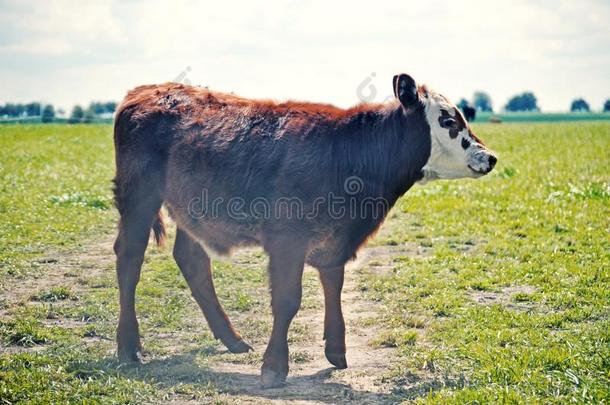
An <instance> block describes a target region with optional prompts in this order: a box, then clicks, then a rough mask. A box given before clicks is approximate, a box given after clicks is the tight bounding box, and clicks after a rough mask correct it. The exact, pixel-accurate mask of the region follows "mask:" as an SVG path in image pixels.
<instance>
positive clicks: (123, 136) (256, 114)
mask: <svg viewBox="0 0 610 405" xmlns="http://www.w3.org/2000/svg"><path fill="white" fill-rule="evenodd" d="M393 88H394V94H395V96H396V100H395V101H393V102H390V103H388V104H364V105H359V106H357V107H354V108H350V109H340V108H337V107H334V106H331V105H325V104H312V103H303V102H285V103H276V102H273V101H262V100H249V99H245V98H240V97H237V96H234V95H230V94H225V93H218V92H213V91H209V90H207V89H203V88H196V87H191V86H185V85H181V84H172V83H168V84H161V85H149V86H141V87H138V88H136V89H134V90H132V91H130V92H129V93H128V94H127V97H126V98H125V99H124V100H123V102H122V104H121V105H120V106H119V108H118V111H117V115H116V121H115V126H114V143H115V150H116V177H115V179H114V182H115V188H114V193H115V202H116V206H117V208H118V210H119V213H120V215H121V219H120V224H119V234H118V237H117V239H116V242H115V245H114V249H115V252H116V256H117V276H118V283H119V290H120V317H119V325H118V331H117V342H118V354H119V356H120V358H121V359H126V360H135V361H137V360H139V359H140V351H141V345H140V337H139V332H138V322H137V319H136V313H135V305H134V303H135V290H136V284H137V283H138V280H139V278H140V269H141V266H142V262H143V259H144V251H145V250H146V246H147V244H148V239H149V234H150V230H151V229H152V230H153V232H154V235H155V238H156V240H157V242H158V243H159V242H161V241H162V240H163V238H164V236H165V228H164V225H163V218H162V216H161V213H160V208H161V206H162V204H165V206H166V207H167V209H168V211H169V214H170V215H171V217H172V218H173V219H174V220H175V221H176V224H177V228H178V229H177V235H176V242H175V246H174V257H175V259H176V262H177V263H178V266H179V267H180V270H181V271H182V273H183V275H184V277H185V278H186V280H187V282H188V284H189V287H190V289H191V291H192V294H193V296H194V298H195V300H196V301H197V303H198V304H199V306H200V307H201V309H202V311H203V313H204V315H205V318H206V319H207V321H208V324H209V326H210V328H211V330H212V332H213V334H214V336H215V337H216V338H218V339H220V340H221V341H222V342H223V343H224V345H225V346H226V347H227V348H228V349H229V350H230V351H231V352H234V353H242V352H246V351H248V350H250V349H251V347H250V346H249V345H248V344H247V343H246V342H244V340H243V339H242V338H241V336H240V335H239V334H238V333H237V332H236V331H235V330H234V329H233V326H232V325H231V322H230V321H229V319H228V318H227V315H226V314H225V312H224V311H223V309H222V307H221V306H220V303H219V302H218V299H217V297H216V292H215V290H214V285H213V282H212V272H211V264H210V253H211V252H215V253H217V254H228V253H230V251H231V249H233V248H236V247H240V246H247V245H261V246H262V247H263V248H264V250H265V251H266V252H267V254H268V255H269V280H270V284H271V296H272V300H271V307H272V312H273V316H274V321H273V330H272V333H271V339H270V340H269V344H268V346H267V350H266V351H265V354H264V356H263V366H262V372H261V381H262V386H263V387H267V388H268V387H278V386H281V385H283V384H284V382H285V379H286V375H287V373H288V343H287V340H286V338H287V333H288V327H289V325H290V323H291V321H292V318H293V317H294V316H295V314H296V313H297V311H298V309H299V306H300V304H301V276H302V273H303V266H304V265H305V264H309V265H311V266H313V267H315V268H317V269H318V270H319V272H320V280H321V282H322V287H323V289H324V300H325V306H326V309H325V320H324V338H325V339H326V348H325V354H326V357H327V359H328V360H329V361H330V362H331V363H332V364H333V365H335V366H336V367H338V368H345V367H347V362H346V360H345V324H344V320H343V314H342V312H341V288H342V285H343V276H344V266H345V264H346V262H348V261H349V260H350V259H353V258H354V257H355V255H356V251H357V250H358V248H359V247H360V246H362V245H363V244H364V243H365V241H366V240H367V238H368V237H369V236H370V235H371V234H373V233H374V232H375V231H376V230H377V229H378V228H379V226H380V225H381V223H382V221H383V219H384V218H385V216H386V214H387V212H388V210H389V209H390V208H391V207H392V206H393V205H394V203H395V202H396V200H397V199H398V198H399V197H400V196H401V195H403V194H404V193H405V192H406V191H407V190H408V189H409V188H411V186H413V184H414V183H415V182H422V183H423V182H426V181H429V180H434V179H450V178H463V177H471V178H475V177H480V176H483V175H485V174H486V173H489V172H490V171H491V170H492V169H493V167H494V164H495V163H496V157H495V156H494V154H493V153H492V152H490V151H489V150H488V149H487V148H486V147H485V146H484V145H483V143H482V142H481V141H480V140H479V139H478V138H477V137H476V136H475V135H474V134H473V133H472V131H471V130H470V128H469V127H468V124H467V123H466V121H465V120H464V118H463V117H462V114H461V113H460V112H459V111H458V109H457V108H456V107H455V106H454V105H452V104H451V103H450V102H449V101H447V99H446V98H445V97H443V96H441V95H439V94H437V93H434V92H432V91H429V90H427V89H426V88H425V87H417V86H416V84H415V81H414V80H413V79H412V78H411V77H410V76H408V75H406V74H401V75H397V76H395V77H394V80H393ZM337 205H338V206H339V207H338V208H337Z"/></svg>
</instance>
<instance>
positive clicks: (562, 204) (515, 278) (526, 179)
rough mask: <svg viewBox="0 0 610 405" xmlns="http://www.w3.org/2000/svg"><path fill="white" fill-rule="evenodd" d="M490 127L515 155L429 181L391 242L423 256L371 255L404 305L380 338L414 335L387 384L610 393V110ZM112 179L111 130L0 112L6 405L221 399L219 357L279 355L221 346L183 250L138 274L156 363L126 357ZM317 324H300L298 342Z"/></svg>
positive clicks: (235, 291) (392, 308) (252, 312)
mask: <svg viewBox="0 0 610 405" xmlns="http://www.w3.org/2000/svg"><path fill="white" fill-rule="evenodd" d="M475 131H476V133H477V134H478V135H479V136H480V137H482V138H483V139H484V140H485V141H486V142H487V143H488V144H489V145H490V146H492V147H493V148H494V149H495V150H497V151H498V153H499V157H500V160H499V163H498V167H497V169H496V170H495V171H494V172H493V173H492V174H490V175H489V176H487V177H486V178H483V179H481V180H477V181H471V180H464V181H451V182H449V181H447V182H445V181H443V182H434V183H430V184H428V185H426V186H423V187H420V186H416V187H414V188H413V189H412V190H411V191H410V192H409V193H408V194H407V195H406V196H405V197H404V198H402V199H401V200H400V201H399V203H398V205H397V206H396V207H395V209H394V210H393V211H392V213H391V217H390V218H389V219H388V221H387V222H386V224H385V225H384V227H383V228H382V230H381V232H380V233H379V234H378V235H377V237H376V238H375V239H374V240H373V241H372V244H373V245H386V246H400V245H404V244H407V245H408V246H411V247H414V248H417V249H414V251H419V252H420V254H413V255H401V254H397V255H395V256H393V257H391V258H388V260H390V262H391V270H390V271H389V272H383V273H381V272H378V271H376V268H377V267H378V266H375V264H377V263H371V265H370V266H369V267H368V268H367V269H366V270H365V271H364V273H363V275H362V277H361V280H360V286H361V288H362V291H363V293H364V294H365V295H366V296H367V297H369V298H371V299H373V300H376V301H379V302H381V303H382V304H383V306H384V308H385V311H384V312H383V316H382V317H380V318H376V319H373V320H371V322H375V325H378V326H380V327H381V328H383V329H385V330H387V332H384V333H383V334H382V335H380V336H379V338H378V339H376V340H375V341H372V342H370V344H371V345H375V346H390V347H396V348H397V353H398V361H397V362H396V363H395V364H396V365H395V366H394V367H393V368H391V369H389V370H388V373H387V375H386V376H385V379H386V381H389V382H391V383H392V384H393V385H394V393H395V394H396V396H397V397H398V398H402V399H404V400H415V401H419V402H426V403H488V402H502V401H504V402H516V403H531V402H533V403H536V402H545V403H549V402H550V403H553V402H555V403H567V402H576V403H590V402H604V401H605V402H608V401H609V400H610V393H609V388H608V387H610V360H609V359H610V332H609V331H610V319H609V316H610V238H609V237H608V234H609V231H610V222H609V218H610V176H609V169H610V155H608V150H610V124H608V123H602V122H597V123H594V122H591V123H578V124H577V123H569V124H568V123H560V124H528V125H526V124H510V125H492V124H479V125H476V126H475ZM112 176H113V148H112V136H111V127H110V126H108V125H105V126H104V125H100V126H97V125H75V126H68V125H31V126H26V125H6V126H0V179H2V182H1V183H0V189H1V192H0V290H1V291H3V293H2V300H0V311H1V313H0V342H1V344H2V347H3V349H2V350H0V353H1V354H0V402H8V403H15V402H20V401H21V402H31V403H49V402H53V403H58V402H73V403H82V402H84V403H91V402H93V403H141V402H147V401H148V402H150V401H153V402H163V401H164V400H167V399H174V400H184V401H188V400H193V401H199V402H212V401H222V400H223V398H224V399H226V398H225V397H223V395H224V394H223V392H222V389H221V388H220V387H221V385H219V384H217V380H218V378H219V377H218V375H217V374H215V373H213V372H212V371H211V370H210V369H209V368H208V365H209V364H210V362H212V361H214V359H217V358H222V359H223V361H232V362H238V363H240V362H241V363H260V353H254V354H251V355H248V356H233V355H226V354H221V353H220V349H221V346H220V345H219V344H218V343H217V342H216V341H215V340H214V339H213V337H212V336H211V334H210V332H209V331H208V329H207V326H206V325H205V322H204V321H203V319H202V316H201V314H200V311H199V309H198V307H197V305H196V304H195V303H194V301H193V300H192V298H191V297H190V292H189V290H188V287H187V285H186V283H185V281H184V279H183V278H182V276H181V274H180V272H179V270H178V269H177V267H176V265H175V263H174V262H173V259H172V258H171V249H168V248H161V249H159V248H151V249H150V250H149V252H148V254H147V257H146V262H145V265H144V271H143V273H142V281H141V282H140V284H139V286H138V301H137V307H138V308H137V309H138V314H139V318H140V326H141V332H142V334H143V336H144V338H145V340H144V346H145V349H146V350H147V351H148V352H149V356H150V358H152V360H151V362H150V363H148V364H146V365H144V366H141V367H132V366H126V365H121V364H119V363H118V362H116V360H115V358H114V354H113V352H114V341H113V340H114V333H115V322H116V318H117V313H118V300H117V296H118V295H117V290H116V286H115V282H114V273H113V265H112V262H111V260H109V261H108V262H107V263H104V264H103V265H100V264H99V263H96V262H95V260H97V259H96V258H95V257H93V258H90V259H88V249H89V247H90V246H92V245H94V244H95V243H96V242H97V241H98V240H99V239H108V238H109V235H110V234H112V233H113V229H114V223H115V221H116V212H115V210H114V209H112V197H111V183H110V180H111V179H112ZM74 252H76V253H77V254H78V255H79V256H78V257H79V261H82V263H79V266H73V267H70V268H67V269H65V273H64V276H65V278H64V279H63V281H62V283H61V284H59V285H55V284H54V285H48V286H45V287H44V288H40V289H39V290H38V289H37V290H32V291H30V292H29V295H26V296H25V297H23V299H22V300H21V301H18V302H12V301H10V299H8V298H7V297H9V296H10V294H11V291H12V286H14V285H19V284H20V283H21V282H24V281H27V280H31V279H34V278H44V276H45V274H47V272H48V271H49V269H52V268H55V267H53V266H58V265H60V264H61V260H60V259H61V258H62V257H63V256H64V255H67V254H74ZM58 260H59V262H60V263H57V261H58ZM88 260H89V261H88ZM235 260H236V262H237V265H233V264H231V263H230V262H226V263H225V262H215V282H216V287H217V290H218V292H219V296H220V300H221V301H222V303H223V305H224V306H225V307H226V308H227V310H228V311H230V312H231V313H232V316H233V318H235V319H234V320H235V323H236V326H237V329H238V330H240V332H242V333H243V334H244V335H245V337H246V338H247V339H248V340H249V341H250V342H253V343H259V344H260V343H262V342H264V341H266V339H267V338H268V334H269V332H270V323H269V314H268V313H269V310H268V306H269V298H268V294H267V287H266V274H265V271H264V266H265V258H264V256H263V255H261V254H260V253H256V252H251V253H246V254H242V255H240V256H238V257H237V258H236V259H235ZM100 266H101V269H100V270H99V271H98V272H97V273H95V274H94V275H91V274H88V272H89V269H91V268H94V267H100ZM66 280H68V281H69V282H68V281H66ZM70 280H71V281H70ZM314 288H319V287H318V283H317V280H315V275H313V274H306V278H305V289H306V293H305V294H304V301H303V306H304V307H309V308H320V306H321V303H320V302H317V301H315V300H312V299H311V298H310V297H311V294H310V293H307V291H311V290H312V289H314ZM84 290H86V291H87V293H86V294H82V291H84ZM5 292H6V295H5ZM312 332H313V333H319V332H320V331H310V330H309V328H307V325H299V324H295V325H294V327H293V328H291V331H290V336H289V339H290V341H291V342H298V341H302V340H304V339H308V338H309V335H310V334H311V333H312ZM4 348H6V350H4ZM291 360H292V361H293V362H295V363H299V362H307V361H309V360H310V359H309V357H308V354H307V353H303V352H299V351H295V352H294V353H292V354H291Z"/></svg>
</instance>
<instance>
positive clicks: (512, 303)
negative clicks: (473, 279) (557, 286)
mask: <svg viewBox="0 0 610 405" xmlns="http://www.w3.org/2000/svg"><path fill="white" fill-rule="evenodd" d="M535 292H536V288H535V287H533V286H530V285H516V286H510V287H505V288H502V289H501V290H500V291H473V292H471V293H470V294H469V295H470V298H471V299H472V300H473V301H475V302H477V303H478V304H481V305H485V306H491V305H496V304H497V305H501V306H502V307H504V308H506V309H510V310H513V311H525V312H529V311H532V310H534V309H535V308H537V307H539V305H538V304H536V303H533V302H526V301H522V300H520V299H519V296H527V295H531V294H534V293H535Z"/></svg>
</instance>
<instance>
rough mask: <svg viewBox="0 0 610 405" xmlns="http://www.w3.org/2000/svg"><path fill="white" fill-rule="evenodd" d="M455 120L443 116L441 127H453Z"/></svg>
mask: <svg viewBox="0 0 610 405" xmlns="http://www.w3.org/2000/svg"><path fill="white" fill-rule="evenodd" d="M456 124H457V122H456V120H454V119H453V118H443V119H442V120H441V126H442V127H445V128H446V127H454V126H456Z"/></svg>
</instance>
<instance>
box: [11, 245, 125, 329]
mask: <svg viewBox="0 0 610 405" xmlns="http://www.w3.org/2000/svg"><path fill="white" fill-rule="evenodd" d="M113 241H114V235H109V236H108V237H106V238H105V239H103V240H101V241H99V242H96V243H94V244H91V245H88V246H87V247H85V248H82V249H80V250H79V251H76V252H68V253H66V252H55V253H49V254H47V255H45V256H43V257H41V258H39V259H37V260H36V261H35V262H34V265H35V267H36V269H35V275H34V276H32V277H25V278H7V279H5V280H3V282H2V285H1V287H2V301H3V307H2V308H0V318H1V317H3V316H5V315H6V314H7V309H8V308H9V307H11V306H14V305H16V304H19V303H22V302H25V301H28V300H29V299H31V297H32V295H33V294H35V293H37V292H40V291H48V290H51V289H52V288H55V287H69V288H70V290H71V291H72V292H74V293H75V294H76V295H78V294H79V293H82V292H84V291H86V290H87V289H88V288H90V287H89V286H88V285H87V282H88V281H90V280H92V279H95V278H98V277H101V276H104V275H107V273H108V272H109V271H111V270H110V269H111V267H112V265H113V263H114V252H113V250H112V244H113Z"/></svg>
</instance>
